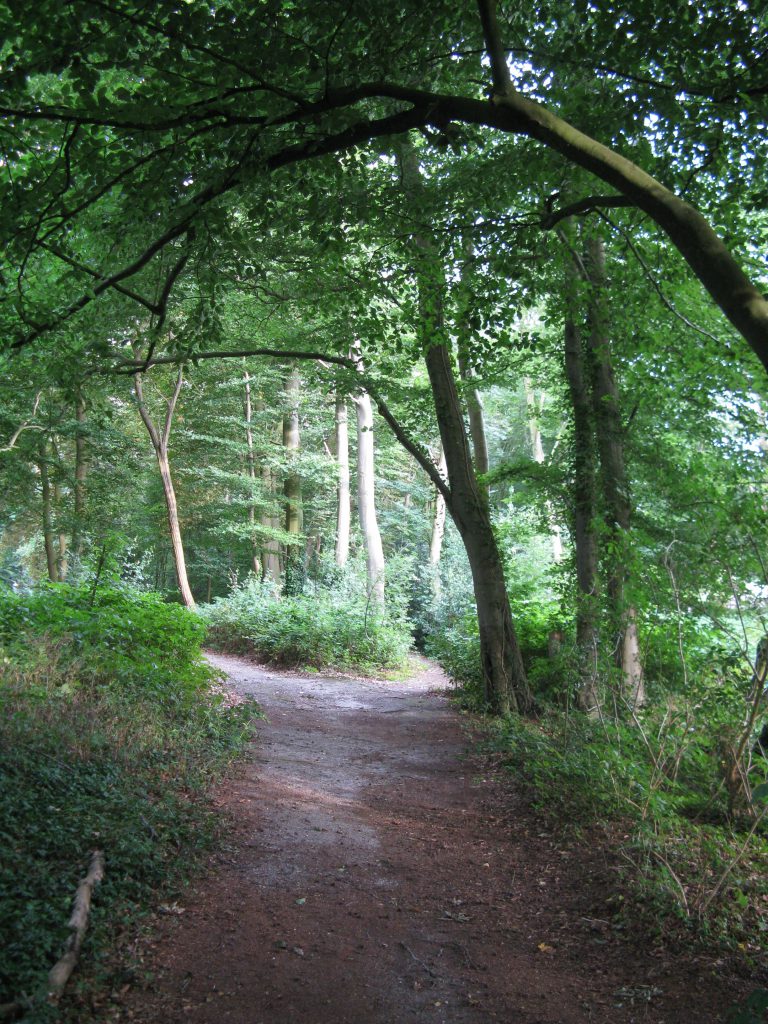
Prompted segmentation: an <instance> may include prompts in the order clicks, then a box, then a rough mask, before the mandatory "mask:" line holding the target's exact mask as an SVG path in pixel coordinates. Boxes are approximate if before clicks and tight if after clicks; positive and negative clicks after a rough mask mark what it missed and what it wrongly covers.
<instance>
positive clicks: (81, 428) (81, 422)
mask: <svg viewBox="0 0 768 1024" xmlns="http://www.w3.org/2000/svg"><path fill="white" fill-rule="evenodd" d="M85 422H86V417H85V398H84V397H83V391H82V388H81V387H80V386H79V385H78V388H77V391H76V393H75V495H74V498H75V506H74V518H73V521H72V553H73V554H74V556H75V558H76V559H77V560H78V561H79V560H80V559H81V558H82V557H83V535H84V531H85V513H86V499H87V491H86V481H87V479H88V444H87V438H86V425H85Z"/></svg>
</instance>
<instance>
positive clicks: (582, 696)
mask: <svg viewBox="0 0 768 1024" xmlns="http://www.w3.org/2000/svg"><path fill="white" fill-rule="evenodd" d="M565 374H566V378H567V380H568V390H569V393H570V397H571V408H572V410H573V447H574V455H573V540H574V547H575V549H576V586H577V591H578V593H577V597H576V648H577V652H578V661H579V678H580V683H581V685H580V687H579V693H578V703H579V706H580V707H581V708H582V709H583V710H584V711H587V712H591V711H594V710H595V709H596V708H597V707H598V706H599V692H598V679H597V643H598V633H597V615H598V604H597V537H596V535H595V527H594V521H595V506H596V493H595V491H596V482H595V471H596V467H595V450H594V441H593V433H592V407H591V402H590V395H589V386H588V383H587V380H586V373H585V367H584V347H583V341H582V337H581V332H580V331H579V329H578V328H577V326H576V324H575V322H574V320H573V318H572V316H570V315H569V316H568V317H567V318H566V322H565Z"/></svg>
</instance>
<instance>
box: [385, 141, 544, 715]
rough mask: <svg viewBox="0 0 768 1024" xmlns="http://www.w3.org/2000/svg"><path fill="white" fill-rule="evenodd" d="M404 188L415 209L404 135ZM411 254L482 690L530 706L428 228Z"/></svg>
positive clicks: (411, 158) (493, 698) (494, 701)
mask: <svg viewBox="0 0 768 1024" xmlns="http://www.w3.org/2000/svg"><path fill="white" fill-rule="evenodd" d="M400 154H401V155H400V159H401V170H402V181H403V188H404V190H405V192H406V194H407V196H408V197H409V199H410V200H411V204H412V209H413V210H417V209H418V208H419V206H420V202H419V201H420V199H421V198H422V183H421V179H420V171H419V164H418V157H417V155H416V151H415V149H414V147H413V144H412V143H411V142H410V140H409V139H407V138H406V139H405V140H404V141H403V142H402V144H401V149H400ZM413 242H414V250H415V255H416V257H417V268H416V274H417V281H418V289H419V329H420V335H421V342H422V348H423V351H424V357H425V360H426V364H427V373H428V374H429V380H430V384H431V385H432V396H433V400H434V404H435V414H436V417H437V422H438V426H439V428H440V437H441V440H442V443H443V451H444V452H445V461H446V465H447V467H448V479H449V480H450V501H449V502H448V504H447V507H448V511H449V513H450V515H451V518H452V519H453V521H454V523H455V524H456V528H457V529H458V531H459V535H460V536H461V539H462V541H463V543H464V547H465V549H466V552H467V557H468V559H469V564H470V568H471V571H472V583H473V588H474V593H475V602H476V605H477V620H478V627H479V633H480V662H481V671H482V677H483V684H484V690H485V697H486V700H487V701H488V703H489V704H490V706H491V707H492V709H493V710H494V711H496V712H498V713H502V714H503V713H506V712H508V711H510V710H518V711H521V712H527V711H529V710H530V709H531V708H532V706H533V698H532V695H531V692H530V689H529V687H528V680H527V678H526V674H525V668H524V667H523V659H522V656H521V653H520V646H519V644H518V642H517V636H516V634H515V629H514V626H513V624H512V614H511V612H510V607H509V597H508V595H507V588H506V581H505V579H504V565H503V563H502V560H501V554H500V552H499V549H498V545H497V544H496V538H495V536H494V533H493V527H492V525H491V516H490V512H489V510H488V502H487V500H486V496H485V495H484V494H483V493H482V491H481V489H480V488H479V487H478V483H477V477H476V475H475V470H474V466H473V464H472V457H471V455H470V450H469V440H468V438H467V431H466V428H465V426H464V414H463V409H462V406H461V401H460V399H459V393H458V389H457V386H456V378H455V375H454V372H453V366H452V363H451V352H450V348H449V345H448V340H447V336H446V330H445V322H444V291H445V275H444V271H443V266H442V263H441V261H440V259H439V257H438V255H437V251H436V246H435V243H434V239H433V238H432V236H431V233H430V232H429V229H428V228H427V229H422V230H417V231H416V232H415V233H414V236H413Z"/></svg>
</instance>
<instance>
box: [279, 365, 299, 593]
mask: <svg viewBox="0 0 768 1024" xmlns="http://www.w3.org/2000/svg"><path fill="white" fill-rule="evenodd" d="M285 396H286V400H287V403H288V410H287V412H286V413H285V414H284V415H283V446H284V448H285V453H286V456H287V460H288V473H287V475H286V478H285V481H284V483H283V495H284V497H285V523H284V527H285V532H286V533H287V534H288V535H289V536H290V537H295V538H296V539H297V540H298V537H299V536H300V534H301V531H302V527H303V519H304V516H303V508H302V502H301V476H300V474H299V473H298V471H297V469H296V457H297V455H298V453H299V448H300V445H301V437H300V433H299V400H300V397H301V377H300V376H299V370H298V367H296V366H294V367H292V368H291V369H290V371H289V372H288V375H287V377H286V379H285ZM302 563H303V560H302V557H301V552H300V550H299V545H298V543H293V544H290V543H289V544H287V545H286V552H285V591H286V593H299V592H301V590H302V589H303V564H302Z"/></svg>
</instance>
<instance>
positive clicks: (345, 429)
mask: <svg viewBox="0 0 768 1024" xmlns="http://www.w3.org/2000/svg"><path fill="white" fill-rule="evenodd" d="M335 433H336V437H335V442H336V443H335V447H336V461H337V463H338V466H339V480H338V484H337V486H336V551H335V557H336V565H338V566H341V567H343V566H345V565H346V564H347V559H348V558H349V531H350V522H351V506H350V488H349V425H348V423H347V403H346V401H345V400H344V397H343V396H342V395H337V396H336V430H335Z"/></svg>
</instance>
